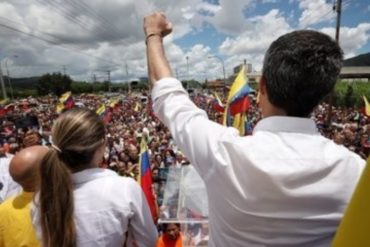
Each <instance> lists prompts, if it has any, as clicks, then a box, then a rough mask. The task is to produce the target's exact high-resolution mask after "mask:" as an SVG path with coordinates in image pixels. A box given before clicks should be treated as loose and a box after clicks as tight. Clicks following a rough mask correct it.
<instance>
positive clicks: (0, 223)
mask: <svg viewBox="0 0 370 247" xmlns="http://www.w3.org/2000/svg"><path fill="white" fill-rule="evenodd" d="M47 152H48V148H47V147H43V146H32V147H29V148H25V149H23V150H22V151H20V152H19V153H17V154H16V155H15V156H14V157H13V159H12V160H11V162H10V166H9V171H10V175H11V177H12V178H13V180H14V181H15V182H17V183H18V184H19V185H20V186H21V187H22V189H23V191H22V192H21V194H19V195H18V196H16V197H12V198H9V199H8V200H6V201H5V202H4V203H3V204H1V205H0V219H1V220H0V247H13V246H29V247H31V246H32V247H37V246H40V242H39V241H38V240H37V238H36V234H35V231H34V228H33V226H32V223H31V214H30V209H31V202H32V198H33V194H34V192H35V191H36V190H37V188H38V181H39V177H38V172H39V164H40V162H41V159H42V158H43V157H44V155H45V154H46V153H47Z"/></svg>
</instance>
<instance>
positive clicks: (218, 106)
mask: <svg viewBox="0 0 370 247" xmlns="http://www.w3.org/2000/svg"><path fill="white" fill-rule="evenodd" d="M214 95H215V99H214V100H213V101H212V106H213V108H214V109H215V110H216V111H218V112H224V111H225V106H224V104H223V103H222V101H221V99H220V97H219V96H218V94H217V92H215V93H214Z"/></svg>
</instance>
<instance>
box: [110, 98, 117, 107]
mask: <svg viewBox="0 0 370 247" xmlns="http://www.w3.org/2000/svg"><path fill="white" fill-rule="evenodd" d="M118 102H119V99H118V98H116V99H111V100H110V101H109V107H111V108H114V107H116V105H117V104H118Z"/></svg>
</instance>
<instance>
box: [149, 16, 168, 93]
mask: <svg viewBox="0 0 370 247" xmlns="http://www.w3.org/2000/svg"><path fill="white" fill-rule="evenodd" d="M171 31H172V24H171V23H169V22H168V21H167V20H166V17H165V16H164V15H163V14H161V13H158V12H156V13H154V14H152V15H150V16H147V17H145V19H144V33H145V42H146V45H147V49H146V51H147V58H148V71H149V80H150V82H151V84H152V86H154V84H155V82H157V81H158V80H160V79H162V78H165V77H172V72H171V68H170V65H169V63H168V61H167V58H166V55H165V52H164V48H163V43H162V39H163V37H165V36H166V35H168V34H169V33H171Z"/></svg>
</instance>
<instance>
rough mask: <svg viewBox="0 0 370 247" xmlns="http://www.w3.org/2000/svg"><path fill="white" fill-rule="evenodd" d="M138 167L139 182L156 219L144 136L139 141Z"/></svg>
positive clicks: (155, 207)
mask: <svg viewBox="0 0 370 247" xmlns="http://www.w3.org/2000/svg"><path fill="white" fill-rule="evenodd" d="M139 164H140V169H139V179H138V180H139V181H138V182H139V184H140V185H141V188H142V189H143V191H144V194H145V197H146V199H147V201H148V204H149V208H150V211H151V213H152V217H153V220H154V221H156V219H157V218H158V217H157V206H156V201H155V198H154V196H153V191H152V173H151V170H150V162H149V153H148V146H147V144H146V140H145V137H143V138H141V143H140V161H139Z"/></svg>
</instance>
